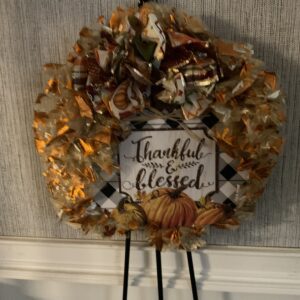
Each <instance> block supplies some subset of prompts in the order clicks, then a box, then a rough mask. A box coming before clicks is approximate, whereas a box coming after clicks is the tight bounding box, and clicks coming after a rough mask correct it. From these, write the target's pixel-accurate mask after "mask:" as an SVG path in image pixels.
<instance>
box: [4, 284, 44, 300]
mask: <svg viewBox="0 0 300 300" xmlns="http://www.w3.org/2000/svg"><path fill="white" fill-rule="evenodd" d="M0 299H1V300H40V299H38V298H34V297H31V296H28V295H27V294H26V291H24V289H23V286H22V285H18V284H17V283H16V282H15V281H7V282H0Z"/></svg>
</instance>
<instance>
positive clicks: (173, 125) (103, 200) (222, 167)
mask: <svg viewBox="0 0 300 300" xmlns="http://www.w3.org/2000/svg"><path fill="white" fill-rule="evenodd" d="M218 121H219V120H218V118H217V117H216V116H215V115H214V114H213V113H208V114H205V115H203V116H202V117H201V118H199V119H197V120H191V121H187V122H185V123H184V124H185V126H187V127H189V128H194V127H198V126H199V125H202V126H204V127H205V128H206V129H207V132H208V134H209V133H210V130H211V129H212V128H213V127H214V126H215V125H216V124H217V123H218ZM131 127H132V129H135V130H141V129H152V130H153V129H161V128H164V129H166V128H167V129H168V128H169V129H177V128H180V127H181V126H180V124H179V123H178V122H177V121H175V120H171V119H166V120H162V119H160V120H151V121H147V122H131ZM237 165H238V162H237V161H236V160H234V159H233V158H232V157H230V156H229V155H228V154H226V153H224V152H219V153H218V163H217V166H218V168H217V191H216V192H215V193H213V194H212V195H211V196H210V197H211V199H212V201H214V202H216V203H227V204H230V205H233V206H235V204H236V202H237V199H238V197H239V195H238V193H239V188H240V186H241V185H242V184H243V183H244V182H245V181H246V180H247V179H248V176H249V174H248V172H247V171H238V170H237ZM102 177H103V179H104V182H103V184H102V186H101V187H100V189H99V192H98V194H97V195H96V197H95V202H96V203H97V204H98V205H100V206H101V207H102V208H106V209H113V208H114V207H116V206H117V205H118V203H119V202H120V200H121V199H122V198H124V197H125V195H124V194H122V193H120V190H119V175H118V174H114V175H112V176H107V175H106V174H104V173H103V174H102Z"/></svg>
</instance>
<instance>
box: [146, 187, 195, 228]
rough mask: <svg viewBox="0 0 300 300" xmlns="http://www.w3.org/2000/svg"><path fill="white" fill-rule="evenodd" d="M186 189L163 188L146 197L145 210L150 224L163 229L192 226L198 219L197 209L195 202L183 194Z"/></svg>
mask: <svg viewBox="0 0 300 300" xmlns="http://www.w3.org/2000/svg"><path fill="white" fill-rule="evenodd" d="M184 188H185V187H182V188H179V189H177V190H174V189H171V188H161V189H157V190H155V191H153V192H151V193H149V194H148V195H146V196H145V198H144V203H143V208H144V210H145V213H146V215H147V218H148V223H149V224H151V225H154V226H157V227H159V228H162V229H168V228H177V227H180V226H186V227H190V226H192V225H193V223H194V221H195V219H196V215H197V207H196V204H195V202H194V201H193V200H192V199H191V198H190V197H189V196H188V195H187V194H185V193H183V192H182V191H183V189H184Z"/></svg>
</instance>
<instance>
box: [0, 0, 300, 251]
mask: <svg viewBox="0 0 300 300" xmlns="http://www.w3.org/2000/svg"><path fill="white" fill-rule="evenodd" d="M162 2H164V3H167V4H170V5H172V6H176V7H178V8H184V9H186V10H187V11H188V12H189V13H191V14H194V15H197V16H199V17H202V18H203V20H204V21H205V22H206V24H207V25H208V27H209V28H210V29H211V30H212V31H213V32H215V33H216V34H217V35H219V36H222V37H224V38H227V39H232V40H237V41H243V42H250V43H252V44H254V46H255V50H256V53H257V56H258V57H259V58H261V59H263V60H265V61H266V65H267V67H268V68H269V69H271V70H276V71H277V72H278V74H279V75H280V77H281V80H282V85H283V87H284V89H285V91H286V93H287V111H288V124H287V126H286V128H285V130H284V132H285V135H286V145H285V151H284V154H283V156H282V157H281V159H280V162H279V164H278V165H277V167H276V168H275V170H274V172H273V175H272V176H271V178H270V180H269V183H268V187H267V189H266V192H265V194H264V196H263V197H262V198H261V199H260V201H259V204H258V207H257V214H256V217H255V218H254V219H253V220H252V221H250V222H248V223H245V224H243V225H242V227H241V228H240V229H239V230H238V231H235V232H224V231H219V230H211V233H210V236H209V238H208V241H209V242H210V243H212V244H230V245H249V246H279V247H299V246H300V203H299V201H298V200H300V199H299V196H298V194H299V192H300V190H299V187H300V176H299V171H300V160H299V157H300V156H299V154H298V153H299V150H300V145H299V133H300V132H299V131H300V121H299V116H300V101H299V99H297V97H299V96H298V94H297V92H298V93H299V92H300V89H299V86H300V84H299V83H300V82H299V76H300V72H299V68H300V59H299V53H300V51H299V50H300V49H299V42H300V36H299V29H300V1H299V0H202V1H201V0H173V1H162ZM121 3H122V4H124V5H126V4H130V5H136V3H137V1H129V0H123V1H120V0H111V1H110V0H16V1H13V0H0V104H1V105H0V235H3V236H5V235H8V236H30V237H49V238H50V237H55V238H97V237H95V236H92V235H88V236H84V235H83V234H81V232H80V231H76V230H74V229H72V228H70V227H68V226H66V225H64V224H60V223H59V222H58V221H57V219H56V217H55V215H54V210H53V209H52V206H51V203H50V201H49V195H48V194H47V191H46V189H45V186H44V182H43V178H42V176H41V168H40V163H39V158H38V157H37V154H36V152H35V149H34V147H33V136H32V130H31V123H32V118H33V107H32V105H33V101H34V99H35V97H36V95H37V94H38V92H40V90H41V86H42V82H41V65H42V64H44V63H46V62H63V61H64V58H65V57H66V54H67V53H68V49H69V48H70V47H71V46H72V44H73V42H74V41H75V39H76V35H77V33H78V31H79V30H80V28H81V27H82V26H83V25H85V24H91V23H93V22H95V21H96V19H97V17H98V15H100V14H103V15H109V12H110V11H111V10H112V9H113V8H114V7H115V6H116V5H119V4H121ZM136 238H137V239H140V238H141V237H139V236H137V237H136Z"/></svg>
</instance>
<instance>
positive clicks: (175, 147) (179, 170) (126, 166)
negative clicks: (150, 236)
mask: <svg viewBox="0 0 300 300" xmlns="http://www.w3.org/2000/svg"><path fill="white" fill-rule="evenodd" d="M216 155H217V154H216V143H215V141H214V140H213V139H211V138H210V137H208V136H207V134H206V132H205V130H204V129H203V128H193V129H190V130H189V131H187V130H184V129H176V130H170V129H166V130H165V129H160V130H135V131H132V133H131V134H130V136H129V137H128V138H127V139H126V140H125V141H123V142H121V144H120V147H119V161H120V192H121V193H124V194H128V195H129V196H131V197H132V199H133V200H135V199H136V195H137V193H138V192H139V191H140V192H146V193H148V192H151V191H153V190H155V189H157V188H161V187H169V188H174V189H176V188H178V187H181V186H183V185H184V186H187V188H186V189H185V191H184V192H185V193H187V194H188V195H189V196H190V197H191V198H192V199H194V200H195V201H198V200H199V199H200V198H201V197H205V196H206V195H208V194H211V193H213V192H215V191H216V190H217V178H216V176H217V171H216V170H217V166H216V160H217V157H216Z"/></svg>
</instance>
